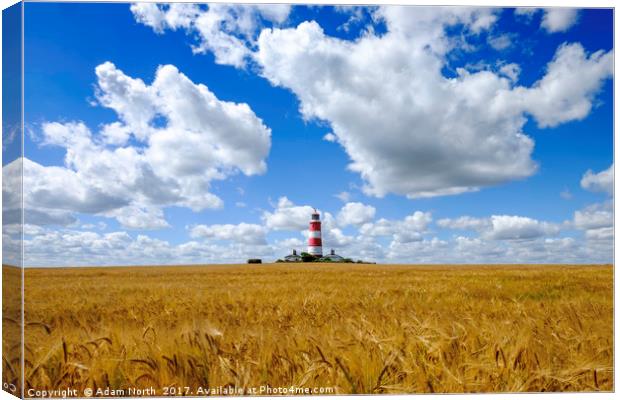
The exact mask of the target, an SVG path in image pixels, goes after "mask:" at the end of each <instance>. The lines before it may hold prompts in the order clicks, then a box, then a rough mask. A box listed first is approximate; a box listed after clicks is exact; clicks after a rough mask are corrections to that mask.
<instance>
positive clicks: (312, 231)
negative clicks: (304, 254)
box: [308, 209, 323, 257]
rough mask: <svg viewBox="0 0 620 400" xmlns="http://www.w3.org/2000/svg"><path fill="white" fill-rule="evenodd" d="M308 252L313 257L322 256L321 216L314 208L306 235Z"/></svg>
mask: <svg viewBox="0 0 620 400" xmlns="http://www.w3.org/2000/svg"><path fill="white" fill-rule="evenodd" d="M308 253H309V254H311V255H313V256H315V257H322V256H323V243H322V242H321V218H320V217H319V213H318V211H317V210H316V209H315V210H314V212H313V213H312V216H311V217H310V228H309V235H308Z"/></svg>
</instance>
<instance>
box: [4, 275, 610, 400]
mask: <svg viewBox="0 0 620 400" xmlns="http://www.w3.org/2000/svg"><path fill="white" fill-rule="evenodd" d="M5 269H6V268H5ZM6 274H7V271H5V275H6ZM5 282H6V280H5ZM5 290H6V288H5ZM25 296H26V302H25V321H26V326H25V388H26V396H29V394H30V396H32V395H33V393H35V392H33V391H34V390H38V391H49V390H53V389H75V390H77V391H78V393H79V394H80V395H82V393H83V390H85V389H87V388H91V389H93V390H94V395H113V394H115V395H119V394H121V395H122V394H124V395H128V394H132V393H131V392H129V390H136V389H144V391H143V392H141V393H138V394H157V395H162V394H191V395H201V394H207V393H205V391H206V390H220V392H219V394H226V393H227V392H226V390H229V391H230V392H234V393H245V394H267V393H260V392H258V393H257V392H256V388H261V387H263V388H264V387H267V386H268V387H270V388H272V389H275V388H291V387H292V388H308V389H309V390H315V388H320V390H322V393H338V394H349V393H375V394H377V393H421V392H439V393H460V392H538V391H545V392H547V391H611V390H613V358H612V357H613V323H612V320H613V268H612V266H609V265H607V266H564V265H537V266H520V265H513V266H413V265H412V266H407V265H342V264H340V265H338V264H277V265H275V264H271V265H270V264H266V265H257V266H249V265H220V266H215V265H211V266H191V267H181V266H179V267H143V268H137V267H130V268H129V267H128V268H80V269H71V268H68V269H27V270H26V274H25ZM18 308H19V305H18V303H17V302H10V301H9V302H7V301H5V303H4V309H3V312H4V315H5V319H4V320H3V324H4V327H5V329H17V330H18V328H19V326H18V323H19V322H18V321H19V319H15V315H19V314H18V313H17V314H16V312H18V311H19V310H18ZM16 310H17V311H16ZM11 316H13V319H12V317H11ZM9 325H13V328H10V327H9ZM6 342H7V341H6V340H5V343H4V345H5V349H4V350H5V353H4V354H9V353H10V349H7V348H6V346H7V343H6ZM15 363H17V365H16V364H15ZM11 364H12V365H11ZM18 365H19V359H18V358H17V359H7V358H6V357H5V358H4V368H3V374H4V381H5V382H15V383H17V382H18V378H17V374H18V373H19V372H18V371H19V367H18ZM106 388H108V389H115V390H124V391H125V392H121V391H118V392H116V393H111V392H109V391H108V392H105V391H103V390H104V389H106ZM149 388H153V389H154V390H156V392H155V393H150V392H148V391H146V390H148V389H149ZM171 388H173V389H171ZM97 389H99V390H100V391H99V394H97ZM29 390H30V391H29ZM200 390H202V392H201V391H200ZM253 390H254V391H253ZM296 390H297V389H296ZM317 390H319V389H317ZM166 391H167V393H166ZM39 393H41V392H39ZM213 393H214V392H211V394H213ZM302 393H304V392H298V393H297V394H302ZM306 393H307V392H306ZM133 394H136V393H135V392H133ZM215 394H218V393H217V392H215ZM271 394H274V393H271ZM288 394H291V393H288Z"/></svg>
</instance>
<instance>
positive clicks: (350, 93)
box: [254, 7, 613, 198]
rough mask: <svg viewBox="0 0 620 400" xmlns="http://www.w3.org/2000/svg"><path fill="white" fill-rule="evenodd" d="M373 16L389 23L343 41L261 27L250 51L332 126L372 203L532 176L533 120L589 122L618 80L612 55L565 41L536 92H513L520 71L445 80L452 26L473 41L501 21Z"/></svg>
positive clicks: (472, 16) (394, 13) (304, 28)
mask: <svg viewBox="0 0 620 400" xmlns="http://www.w3.org/2000/svg"><path fill="white" fill-rule="evenodd" d="M375 16H376V18H380V19H382V20H383V21H385V23H386V26H387V30H388V31H387V33H385V34H383V35H382V36H378V35H374V34H370V33H369V34H367V35H364V36H363V37H361V38H360V39H358V40H356V41H347V40H341V39H338V38H335V37H331V36H328V35H326V34H325V32H324V31H323V29H322V28H321V26H320V25H319V24H318V23H316V22H313V21H312V22H303V23H301V24H299V25H298V26H297V27H295V28H288V29H264V30H263V31H262V33H261V34H260V36H259V39H258V50H257V51H256V52H255V53H254V58H255V60H256V62H257V63H258V64H259V66H260V67H261V69H262V74H263V76H264V77H266V78H267V79H269V80H270V82H271V83H272V84H273V85H276V86H282V87H286V88H288V89H290V90H291V91H292V92H293V93H295V94H296V95H297V97H298V98H299V100H300V111H301V113H302V115H303V116H304V117H305V118H306V119H313V118H314V119H319V120H324V121H328V122H329V123H330V125H331V127H332V129H333V134H334V135H335V136H337V139H338V142H339V143H340V144H341V145H342V146H343V148H344V149H345V151H346V152H347V154H348V155H349V157H350V159H351V163H350V165H349V169H350V170H352V171H354V172H357V173H359V174H360V175H361V177H362V178H363V179H364V181H365V182H366V185H365V187H364V190H365V192H366V194H370V195H375V196H379V197H380V196H384V195H386V194H387V193H396V194H402V195H406V196H408V197H410V198H417V197H430V196H439V195H449V194H458V193H463V192H467V191H474V190H478V189H479V188H481V187H485V186H490V185H496V184H499V183H502V182H506V181H510V180H514V179H522V178H525V177H528V176H530V175H532V174H533V173H534V172H535V171H536V169H537V165H536V163H535V162H534V161H533V160H532V158H531V155H532V151H533V148H534V142H533V140H532V139H531V138H530V137H529V136H527V135H526V134H525V133H524V132H523V127H524V125H525V123H526V121H527V116H528V115H531V116H533V117H534V119H535V120H536V121H537V122H538V124H539V125H540V126H541V127H551V126H555V125H558V124H560V123H563V122H566V121H571V120H576V119H582V118H584V117H585V116H586V115H587V114H588V113H589V111H590V109H591V107H592V102H593V101H594V98H595V96H596V94H597V92H598V90H599V89H600V87H601V85H602V83H603V81H604V80H605V79H607V78H609V77H611V75H612V65H613V63H612V60H613V53H612V52H603V51H599V52H595V53H592V54H588V53H587V52H586V51H585V50H584V49H583V47H582V46H581V45H580V44H565V45H563V46H560V48H558V50H557V52H556V54H555V57H554V58H553V59H552V60H551V61H550V62H549V64H548V65H547V71H546V74H545V75H544V76H543V77H542V78H541V79H540V80H539V81H537V82H536V83H535V84H534V85H533V86H532V87H524V86H517V87H514V86H513V83H514V81H515V80H516V79H517V76H518V71H519V67H518V65H516V64H515V65H511V66H510V67H506V68H504V70H503V71H502V72H501V75H497V74H495V73H493V72H491V71H486V70H484V71H477V72H469V71H467V70H464V69H459V70H458V71H459V75H458V76H457V77H456V78H447V77H445V76H444V75H443V74H442V68H443V67H444V66H445V65H446V57H447V54H448V53H449V52H450V50H451V49H452V48H453V46H455V42H454V40H451V38H450V37H449V36H448V35H447V34H446V28H447V27H448V26H452V25H456V24H464V25H465V27H466V28H465V29H466V30H467V32H469V34H475V33H476V32H481V31H482V30H484V29H488V28H489V27H491V26H492V25H493V22H494V17H495V16H494V14H493V13H488V12H487V13H483V12H481V11H480V10H476V9H466V8H454V9H453V8H450V9H441V10H438V9H430V8H420V7H414V8H408V7H382V8H380V9H379V10H378V11H377V12H376V14H375ZM505 76H506V77H505Z"/></svg>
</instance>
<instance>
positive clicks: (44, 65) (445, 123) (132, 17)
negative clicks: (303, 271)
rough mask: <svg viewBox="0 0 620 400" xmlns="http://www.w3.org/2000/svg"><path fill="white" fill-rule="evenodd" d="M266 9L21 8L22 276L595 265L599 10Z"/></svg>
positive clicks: (606, 69) (600, 248)
mask: <svg viewBox="0 0 620 400" xmlns="http://www.w3.org/2000/svg"><path fill="white" fill-rule="evenodd" d="M175 7H176V6H175ZM180 7H185V8H183V9H181V8H180ZM266 7H267V9H265V8H263V9H259V8H253V7H245V8H240V7H238V6H237V7H227V6H219V7H218V8H215V7H212V8H209V7H208V6H192V5H186V6H179V9H175V8H174V7H169V6H161V5H160V6H156V5H153V4H151V5H144V4H143V5H134V6H131V7H130V4H68V3H58V4H54V3H26V4H25V21H26V22H25V77H24V78H25V92H24V96H25V104H26V105H25V125H26V135H25V158H26V159H28V160H30V161H31V162H32V163H34V164H29V163H28V162H26V163H25V175H26V178H25V179H26V180H28V179H32V184H31V185H28V186H29V188H30V189H25V193H24V195H25V197H26V223H27V227H26V240H25V248H26V259H25V264H26V265H91V264H93V263H95V264H169V263H184V262H188V263H189V262H191V263H200V262H243V261H244V260H245V259H246V258H248V257H250V256H258V257H263V258H265V259H266V260H273V259H276V258H280V257H282V256H284V255H286V254H287V253H288V252H289V251H290V248H293V247H295V248H298V249H303V248H304V247H305V245H304V243H305V237H304V231H303V226H304V224H305V223H306V220H307V219H308V218H309V215H307V210H308V208H309V207H316V208H317V209H319V210H321V212H322V214H323V216H324V219H326V221H325V223H324V225H325V229H324V232H323V234H324V243H325V246H326V247H328V248H335V249H336V250H337V251H338V252H339V253H341V254H342V255H345V256H349V257H352V258H356V259H357V258H364V259H368V260H376V261H380V262H611V260H612V257H613V256H612V254H613V247H612V246H613V245H612V242H613V230H612V229H613V228H612V220H613V218H612V210H611V196H612V190H611V187H612V184H613V125H612V124H613V101H612V100H613V98H612V77H613V69H612V60H613V44H612V39H613V36H612V29H613V28H612V27H613V15H612V11H611V10H604V9H588V10H562V9H554V10H520V11H519V12H515V10H514V9H479V10H472V9H440V8H417V7H408V8H405V9H404V12H403V11H402V10H399V9H395V8H393V7H392V8H391V9H390V7H387V8H364V7H361V8H358V7H355V8H350V7H349V8H345V9H341V8H334V7H326V6H319V7H306V6H293V7H287V6H284V7H282V6H281V7H280V8H277V7H275V8H274V7H271V9H269V7H270V6H266ZM205 16H210V17H211V20H215V21H216V23H215V25H213V26H207V25H206V23H205V22H204V21H207V20H208V19H207V18H206V17H205ZM102 21H105V23H102ZM309 21H314V22H313V23H310V22H309ZM420 27H423V28H424V29H422V28H420ZM428 32H432V33H430V34H429V33H428ZM290 40H292V42H293V44H294V45H293V46H292V47H291V46H290V43H289V41H290ZM370 43H372V45H370ZM373 46H374V47H373ZM369 48H370V49H374V50H376V52H375V51H370V52H369V51H368V49H369ZM300 49H301V50H300ZM403 49H405V50H403ZM408 49H411V52H410V54H409V50H408ZM5 51H6V50H5ZM239 54H241V56H239ZM310 55H311V56H310ZM164 65H169V66H173V67H174V69H160V70H158V68H159V67H160V66H164ZM164 70H165V71H164ZM158 71H160V72H162V71H163V72H162V73H161V74H160V73H159V72H158ZM510 71H512V72H510ZM515 71H516V73H515ZM164 72H165V77H166V79H164V78H163V76H164ZM160 75H161V77H160ZM156 78H158V79H160V80H161V84H160V83H157V84H156V83H155V82H154V81H155V80H156ZM349 78H350V79H351V82H352V83H351V82H348V79H349ZM188 82H189V83H188ZM200 85H204V86H203V87H204V88H208V89H207V91H208V92H209V93H210V94H212V95H213V98H211V101H212V103H211V104H214V103H215V104H217V106H216V107H215V108H214V109H213V110H206V111H205V112H204V114H203V113H202V111H201V110H200V108H199V107H198V106H197V107H198V109H197V111H196V113H198V114H200V115H202V116H203V117H196V123H195V124H193V122H192V121H194V120H193V119H192V118H193V117H192V116H184V115H183V113H184V112H189V111H188V105H187V104H185V103H182V102H180V101H179V102H173V101H171V100H172V97H174V96H181V97H183V96H185V97H188V96H193V95H197V94H196V93H198V92H200V89H196V88H198V87H199V86H200ZM433 85H435V86H433ZM567 87H570V88H571V89H566V88H567ZM154 90H156V92H157V93H155V92H154ZM330 92H331V93H330ZM500 92H501V95H498V93H500ZM173 94H174V95H173ZM166 96H172V97H166ZM442 96H443V97H442ZM207 97H208V96H207ZM209 98H210V97H209ZM136 99H137V100H136ZM340 99H342V100H340ZM394 99H399V100H398V101H396V100H394ZM213 102H214V103H213ZM243 103H245V104H247V109H244V110H245V111H244V110H242V107H241V106H240V104H243ZM223 104H229V105H230V104H234V107H232V108H230V109H227V110H229V111H222V110H224V109H225V108H226V106H223ZM153 110H154V111H153ZM231 110H232V111H231ZM368 110H373V111H372V112H369V111H368ZM487 111H488V114H487ZM151 112H152V115H151V116H150V117H148V118H147V121H146V122H144V121H142V119H141V118H142V117H141V116H142V115H145V113H146V114H148V113H151ZM218 113H221V114H222V115H219V114H218ZM175 115H180V118H181V121H184V122H173V119H174V118H175V117H174V116H175ZM220 118H221V119H220ZM138 120H140V121H141V122H136V121H138ZM211 121H216V122H211ZM217 121H219V122H217ZM112 124H116V125H114V126H115V127H116V128H118V127H121V128H119V129H118V130H116V131H115V132H116V134H118V135H120V136H116V139H114V140H116V141H114V140H112V139H110V138H111V136H110V137H107V136H105V134H104V130H105V129H104V128H105V127H106V126H112ZM218 124H220V125H218ZM373 127H374V128H373ZM461 129H462V132H460V130H461ZM211 130H212V131H213V132H211ZM220 130H221V132H220ZM164 131H165V132H164ZM207 131H208V132H207ZM85 132H87V133H85ZM227 132H228V133H227ZM230 132H240V133H239V135H240V139H239V140H241V142H239V141H236V142H231V143H230V144H228V146H230V147H226V146H225V145H223V147H219V145H218V144H217V143H215V144H213V146H212V147H209V146H210V145H207V147H206V148H202V147H201V149H200V150H196V151H195V152H194V151H193V148H196V149H197V147H196V146H201V145H202V144H205V143H206V142H208V141H209V140H214V138H221V140H222V143H224V144H225V142H226V141H227V140H228V138H229V137H230ZM327 134H330V135H328V136H327V139H329V140H326V135H327ZM157 135H159V136H157ZM186 135H195V136H194V140H196V142H195V144H196V146H192V145H189V146H186V147H184V148H182V149H181V148H177V147H176V145H174V144H173V145H172V146H171V147H170V148H169V149H170V151H169V152H167V150H166V149H167V148H166V145H162V146H161V147H157V149H155V145H154V143H155V139H154V138H155V137H159V139H158V140H161V142H158V143H168V144H170V143H175V141H176V142H177V143H180V142H183V141H184V140H186V137H187V136H186ZM201 135H204V136H201ZM244 135H245V136H244ZM76 138H78V139H79V140H78V139H76ZM244 138H247V141H246V139H244ZM231 140H232V139H231ZM235 140H236V139H235ZM461 141H462V145H460V146H458V145H457V146H455V145H454V143H460V142H461ZM190 143H191V142H190ZM239 143H243V145H242V146H241V147H243V148H242V150H241V151H242V152H241V153H239V154H242V156H241V157H247V158H248V161H247V162H245V163H242V162H241V161H238V160H237V159H235V158H234V156H232V157H233V159H232V161H230V157H231V156H230V155H229V154H228V153H227V152H230V151H232V150H231V149H233V148H235V146H238V145H239ZM123 149H124V150H123ZM129 150H131V151H132V153H131V154H132V155H131V156H127V155H125V156H119V154H125V153H126V152H127V151H129ZM123 151H125V153H124V152H123ZM76 152H77V153H80V152H81V154H82V157H80V156H77V157H74V158H72V157H73V155H72V154H74V153H76ZM210 152H211V153H210ZM215 153H217V154H218V155H215V156H214V159H215V161H205V164H204V170H205V171H206V170H207V169H209V168H210V167H212V168H213V171H216V172H217V174H219V175H220V176H219V177H218V178H213V177H208V176H207V174H206V173H203V172H200V170H201V169H203V167H202V166H201V159H205V160H206V159H210V157H211V155H212V154H215ZM220 153H221V154H220ZM504 153H505V155H503V156H502V155H500V154H504ZM106 157H107V158H106ZM131 157H134V158H131ZM165 157H170V160H177V161H179V164H183V165H179V166H177V165H173V164H174V163H173V162H167V161H166V160H165V159H162V158H165ZM244 159H245V158H244ZM352 163H353V164H355V165H356V166H355V167H353V168H352V167H351V164H352ZM54 166H56V167H57V168H52V167H54ZM5 168H6V167H5ZM29 168H30V171H31V173H30V174H29ZM114 168H118V170H120V171H125V172H123V173H119V172H118V171H117V172H116V174H117V175H118V176H116V177H115V174H114V173H109V174H108V172H109V171H110V169H114ZM132 168H135V170H133V169H132ZM179 171H192V172H191V173H188V175H187V176H183V175H181V174H182V173H185V172H179ZM196 171H198V172H196ZM588 171H590V172H589V173H588ZM151 172H152V173H153V175H154V176H153V177H152V176H151V175H149V174H150V173H151ZM216 172H214V173H216ZM5 173H6V169H5ZM134 175H135V176H138V177H144V176H147V177H149V179H150V180H149V181H148V183H143V184H141V185H142V186H140V185H139V184H138V183H136V182H137V181H135V180H134V181H131V179H130V178H131V177H132V176H134ZM93 177H94V178H93ZM151 178H152V179H151ZM93 179H94V180H93ZM106 179H109V180H110V181H109V182H108V181H106ZM137 179H138V180H139V181H140V182H147V180H146V178H144V181H141V180H140V179H142V178H137ZM108 184H109V185H110V186H107V185H108ZM108 187H109V190H108ZM171 187H173V188H175V189H174V193H168V191H170V190H172V189H170V188H171ZM177 189H178V190H177ZM155 191H157V193H156V194H153V193H154V192H155ZM206 194H208V195H209V196H213V198H212V197H209V198H208V199H207V198H206V197H205V195H206ZM337 195H340V196H339V197H338V196H337ZM214 196H216V197H214ZM214 198H216V199H219V200H214ZM106 202H107V203H106ZM197 204H199V205H197ZM29 209H31V210H33V211H32V212H31V213H30V214H29ZM28 215H31V217H30V218H29V217H28ZM284 216H288V218H289V219H290V221H286V220H283V217H284ZM284 219H286V218H284ZM248 236H251V237H255V239H248ZM29 250H30V252H29Z"/></svg>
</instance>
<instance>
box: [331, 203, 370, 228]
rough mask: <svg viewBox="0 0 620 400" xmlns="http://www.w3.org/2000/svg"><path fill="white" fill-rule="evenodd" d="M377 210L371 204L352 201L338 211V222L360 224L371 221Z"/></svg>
mask: <svg viewBox="0 0 620 400" xmlns="http://www.w3.org/2000/svg"><path fill="white" fill-rule="evenodd" d="M376 211H377V210H376V209H375V208H374V207H373V206H369V205H367V204H363V203H359V202H354V203H347V204H345V205H344V206H343V207H342V209H341V210H340V212H339V213H338V223H339V224H340V225H342V226H346V225H362V224H365V223H367V222H370V221H372V219H373V218H374V217H375V212H376Z"/></svg>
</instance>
